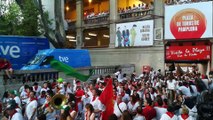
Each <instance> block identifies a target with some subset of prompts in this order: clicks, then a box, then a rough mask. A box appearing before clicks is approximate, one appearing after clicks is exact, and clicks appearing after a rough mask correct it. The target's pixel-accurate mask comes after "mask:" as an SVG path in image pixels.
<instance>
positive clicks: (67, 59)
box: [58, 56, 69, 63]
mask: <svg viewBox="0 0 213 120" xmlns="http://www.w3.org/2000/svg"><path fill="white" fill-rule="evenodd" d="M58 58H59V61H61V62H63V63H69V58H68V57H62V56H59V57H58Z"/></svg>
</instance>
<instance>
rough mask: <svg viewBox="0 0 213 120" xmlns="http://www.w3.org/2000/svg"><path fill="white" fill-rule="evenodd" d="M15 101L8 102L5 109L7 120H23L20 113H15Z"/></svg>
mask: <svg viewBox="0 0 213 120" xmlns="http://www.w3.org/2000/svg"><path fill="white" fill-rule="evenodd" d="M16 105H17V104H16V101H15V100H10V101H9V103H8V105H7V107H6V112H7V114H8V115H9V119H8V120H24V119H23V116H22V114H21V113H20V112H18V111H16Z"/></svg>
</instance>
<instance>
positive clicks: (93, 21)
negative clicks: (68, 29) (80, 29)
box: [84, 14, 109, 24]
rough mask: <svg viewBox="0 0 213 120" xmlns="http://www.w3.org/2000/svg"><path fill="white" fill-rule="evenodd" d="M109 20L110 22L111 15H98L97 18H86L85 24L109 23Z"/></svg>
mask: <svg viewBox="0 0 213 120" xmlns="http://www.w3.org/2000/svg"><path fill="white" fill-rule="evenodd" d="M108 20H109V14H104V15H96V16H92V17H88V18H85V20H84V23H85V24H98V23H104V22H107V21H108Z"/></svg>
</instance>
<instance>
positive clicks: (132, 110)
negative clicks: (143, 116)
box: [127, 102, 140, 112]
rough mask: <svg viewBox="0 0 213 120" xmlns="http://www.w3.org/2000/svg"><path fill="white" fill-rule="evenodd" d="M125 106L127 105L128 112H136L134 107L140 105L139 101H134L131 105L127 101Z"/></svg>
mask: <svg viewBox="0 0 213 120" xmlns="http://www.w3.org/2000/svg"><path fill="white" fill-rule="evenodd" d="M127 106H128V110H129V111H130V112H136V109H137V107H138V106H140V103H139V102H136V103H135V104H134V105H133V104H132V103H131V102H129V103H128V104H127Z"/></svg>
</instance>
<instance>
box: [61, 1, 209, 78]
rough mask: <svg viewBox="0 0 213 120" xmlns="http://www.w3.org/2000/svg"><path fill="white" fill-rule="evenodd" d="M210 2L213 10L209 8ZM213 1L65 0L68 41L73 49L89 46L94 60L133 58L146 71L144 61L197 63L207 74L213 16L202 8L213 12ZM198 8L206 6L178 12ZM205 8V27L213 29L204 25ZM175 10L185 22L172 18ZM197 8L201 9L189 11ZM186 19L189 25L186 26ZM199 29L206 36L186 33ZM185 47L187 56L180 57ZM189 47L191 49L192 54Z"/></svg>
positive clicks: (147, 63) (191, 65)
mask: <svg viewBox="0 0 213 120" xmlns="http://www.w3.org/2000/svg"><path fill="white" fill-rule="evenodd" d="M207 4H208V5H207ZM205 6H208V7H206V8H209V10H207V9H206V8H203V7H205ZM211 6H212V3H211V2H198V1H196V2H195V3H194V2H192V1H185V2H181V1H179V2H176V0H65V2H64V14H65V20H66V21H67V23H68V30H67V31H66V33H67V40H68V41H69V47H70V48H86V49H89V50H90V53H91V57H92V64H93V65H118V64H129V63H130V64H135V65H136V72H137V73H141V72H142V71H143V68H144V66H150V67H153V68H154V69H162V70H166V69H168V66H170V65H171V64H172V63H175V64H176V65H180V66H181V67H182V68H183V69H184V70H188V69H190V70H191V69H192V68H194V66H195V65H196V66H197V67H198V68H199V70H200V72H202V73H203V74H205V73H206V72H208V71H210V69H211V64H212V62H211V61H212V52H211V51H212V47H211V46H212V44H211V38H212V24H211V22H212V17H211V16H210V17H207V14H204V15H203V14H202V13H205V12H206V11H211V12H212V9H211V8H212V7H211ZM192 7H194V9H198V8H199V7H201V8H203V11H202V10H200V9H198V10H197V11H198V12H197V11H196V12H192V11H193V10H194V9H193V10H192V11H189V12H188V11H187V12H186V13H185V14H186V15H185V14H184V15H181V14H183V13H181V14H179V13H178V11H181V10H182V9H188V8H192ZM176 8H178V9H176ZM200 11H201V18H202V17H204V18H205V20H207V21H208V23H210V24H206V22H204V23H202V25H201V26H203V25H205V26H211V28H209V27H208V28H205V29H204V28H202V27H198V25H199V24H200V21H199V19H200V18H199V17H200ZM173 13H177V14H178V15H179V16H178V18H177V19H178V20H179V19H180V21H175V20H177V19H176V18H174V19H175V20H173V21H172V20H171V19H173V16H174V15H175V14H173ZM194 13H199V14H198V15H197V16H192V15H191V16H190V15H188V14H194ZM207 13H208V14H212V13H209V12H207ZM202 15H203V16H202ZM190 17H191V18H190ZM193 17H194V18H193ZM182 18H183V19H184V20H185V22H184V21H181V19H182ZM190 19H191V20H190ZM205 20H204V21H205ZM182 24H183V25H185V26H181V27H180V25H182ZM175 25H179V26H176V28H178V29H179V31H177V30H176V31H175V30H173V27H174V26H175ZM190 25H192V26H190ZM193 25H194V26H193ZM171 26H173V27H171ZM188 29H190V30H188ZM198 29H202V30H203V31H204V34H202V35H204V36H202V35H200V36H199V35H197V33H195V32H194V33H193V32H190V34H189V32H188V33H187V32H186V31H196V30H198ZM175 32H176V33H175ZM178 33H181V34H178ZM182 33H184V34H182ZM187 35H189V36H188V37H187ZM180 51H181V54H183V55H182V56H184V55H185V57H180V55H179V54H180V53H178V52H180ZM183 51H184V52H185V51H187V52H190V53H187V55H186V53H184V52H183ZM200 51H202V52H200ZM187 56H188V57H187Z"/></svg>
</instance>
